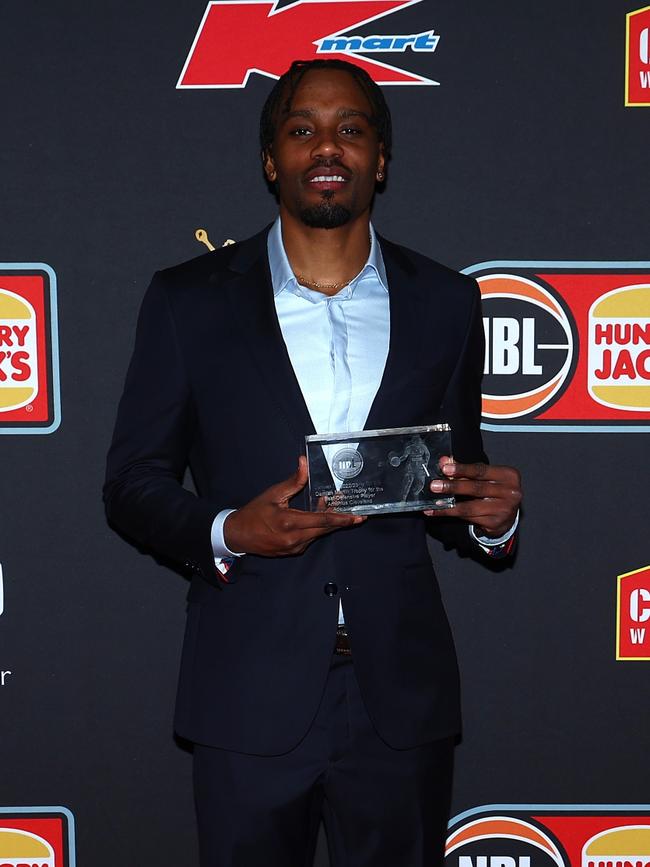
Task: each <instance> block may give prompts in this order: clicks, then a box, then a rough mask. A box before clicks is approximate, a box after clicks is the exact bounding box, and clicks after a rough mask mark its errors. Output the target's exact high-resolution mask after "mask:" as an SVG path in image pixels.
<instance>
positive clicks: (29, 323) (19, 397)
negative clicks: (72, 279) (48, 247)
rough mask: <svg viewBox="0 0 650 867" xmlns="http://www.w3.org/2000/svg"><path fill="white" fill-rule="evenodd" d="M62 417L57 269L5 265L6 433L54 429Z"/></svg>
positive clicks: (1, 388) (0, 325)
mask: <svg viewBox="0 0 650 867" xmlns="http://www.w3.org/2000/svg"><path fill="white" fill-rule="evenodd" d="M59 422H60V395H59V370H58V332H57V319H56V277H55V274H54V271H53V270H52V269H51V268H50V267H49V266H48V265H43V264H36V265H33V266H32V265H14V264H6V265H0V433H51V432H52V431H54V430H56V428H57V427H58V425H59Z"/></svg>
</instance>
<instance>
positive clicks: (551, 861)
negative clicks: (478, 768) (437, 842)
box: [445, 804, 650, 867]
mask: <svg viewBox="0 0 650 867" xmlns="http://www.w3.org/2000/svg"><path fill="white" fill-rule="evenodd" d="M649 809H650V808H649V807H648V806H647V805H632V806H630V805H627V806H625V807H617V806H611V807H610V806H593V805H589V806H581V805H577V804H576V805H562V806H552V805H549V804H546V805H540V806H528V807H523V806H517V805H514V804H511V805H498V804H493V805H490V806H486V807H477V808H475V809H473V810H468V811H467V812H466V813H463V814H461V815H460V816H457V817H456V818H454V819H452V821H451V822H450V831H449V835H448V837H447V846H446V850H445V867H650V814H649V813H648V810H649Z"/></svg>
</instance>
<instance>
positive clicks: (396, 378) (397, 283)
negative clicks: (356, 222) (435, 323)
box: [365, 238, 423, 430]
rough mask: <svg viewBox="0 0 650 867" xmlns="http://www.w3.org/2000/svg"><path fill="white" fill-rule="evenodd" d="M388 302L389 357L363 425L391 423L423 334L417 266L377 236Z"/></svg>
mask: <svg viewBox="0 0 650 867" xmlns="http://www.w3.org/2000/svg"><path fill="white" fill-rule="evenodd" d="M380 243H381V251H382V255H383V257H384V265H385V267H386V277H387V280H388V294H389V304H390V339H389V344H388V357H387V358H386V366H385V367H384V374H383V376H382V379H381V383H380V385H379V388H378V390H377V394H376V395H375V399H374V400H373V402H372V405H371V407H370V412H369V413H368V418H367V420H366V424H365V429H366V430H374V429H376V428H383V427H391V426H394V421H395V417H396V416H395V410H394V403H395V401H397V400H399V391H400V389H401V388H403V387H404V386H405V384H406V382H407V380H408V377H409V373H410V371H411V370H412V367H413V361H414V358H415V357H416V355H417V349H418V344H419V340H420V339H421V335H422V331H423V328H422V322H421V319H422V310H420V311H419V319H418V312H417V310H416V304H415V298H414V295H415V293H414V292H413V288H414V283H415V277H416V270H415V268H413V266H412V265H411V263H410V262H409V261H408V260H407V259H406V257H405V256H403V254H402V253H401V252H400V250H399V249H398V248H397V247H395V245H394V244H391V243H390V242H388V241H386V240H384V239H383V238H381V239H380Z"/></svg>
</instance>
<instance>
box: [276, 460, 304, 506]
mask: <svg viewBox="0 0 650 867" xmlns="http://www.w3.org/2000/svg"><path fill="white" fill-rule="evenodd" d="M308 478H309V476H308V474H307V458H306V457H305V456H304V455H300V457H299V458H298V469H297V470H296V472H295V473H294V474H293V475H292V476H289V478H288V479H286V480H285V481H284V482H280V485H279V489H278V494H279V498H278V502H281V503H282V502H286V501H287V500H290V499H291V497H293V496H294V494H297V493H298V492H299V491H302V489H303V488H304V487H305V485H306V484H307V479H308Z"/></svg>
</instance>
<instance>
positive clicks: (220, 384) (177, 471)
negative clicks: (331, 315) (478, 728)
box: [105, 230, 485, 755]
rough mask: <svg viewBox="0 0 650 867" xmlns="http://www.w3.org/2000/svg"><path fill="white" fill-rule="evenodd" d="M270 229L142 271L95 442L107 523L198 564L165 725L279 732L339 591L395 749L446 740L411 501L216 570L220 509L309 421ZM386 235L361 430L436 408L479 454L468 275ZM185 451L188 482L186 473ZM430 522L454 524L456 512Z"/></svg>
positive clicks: (313, 661)
mask: <svg viewBox="0 0 650 867" xmlns="http://www.w3.org/2000/svg"><path fill="white" fill-rule="evenodd" d="M267 231H268V230H265V231H264V232H261V233H260V234H258V235H256V236H255V237H253V238H251V239H249V240H247V241H244V242H242V243H239V244H236V245H234V246H230V247H226V248H223V249H221V250H218V251H215V252H214V253H209V254H206V255H204V256H201V257H199V258H197V259H194V260H192V261H190V262H187V263H185V264H182V265H179V266H177V267H174V268H170V269H168V270H166V271H163V272H159V273H158V274H156V275H155V277H154V279H153V281H152V283H151V286H150V287H149V290H148V292H147V294H146V297H145V299H144V302H143V305H142V310H141V313H140V318H139V322H138V328H137V337H136V345H135V351H134V355H133V358H132V361H131V365H130V367H129V371H128V375H127V379H126V386H125V390H124V395H123V397H122V400H121V403H120V408H119V413H118V418H117V423H116V428H115V434H114V439H113V443H112V446H111V450H110V452H109V456H108V473H107V482H106V486H105V501H106V507H107V513H108V516H109V519H110V521H111V522H112V523H114V524H115V525H116V526H117V527H118V528H119V529H121V530H122V531H123V532H124V533H126V534H127V535H129V536H130V537H132V538H133V539H135V540H137V542H138V543H140V544H141V545H145V546H148V547H149V548H151V549H152V550H153V551H155V552H158V553H160V554H163V555H165V556H167V557H171V558H173V559H174V560H176V561H179V562H181V563H184V564H185V565H186V566H187V568H188V569H189V570H191V571H192V573H193V578H192V584H191V588H190V592H189V597H188V600H189V601H188V609H189V610H188V621H187V631H186V635H185V643H184V649H183V657H182V664H181V673H180V682H179V691H178V701H177V709H176V728H177V731H178V733H179V734H180V735H182V736H184V737H185V738H188V739H189V740H192V741H195V742H198V743H203V744H208V745H212V746H218V747H222V748H228V749H233V750H238V751H242V752H250V753H256V754H265V755H271V754H279V753H283V752H285V751H287V750H289V749H290V748H291V747H293V746H294V745H295V744H296V743H297V742H298V741H299V740H300V739H301V738H302V736H303V735H304V734H305V732H306V731H307V729H308V727H309V725H310V722H311V720H312V719H313V717H314V714H315V712H316V709H317V706H318V702H319V699H320V696H321V693H322V691H323V686H324V683H325V679H326V676H327V672H328V669H329V665H330V659H331V655H332V650H333V644H334V639H335V631H336V625H337V618H338V607H339V598H340V597H342V601H343V607H344V612H345V619H346V623H347V625H348V628H349V631H350V635H351V642H352V647H353V657H354V666H355V671H356V674H357V677H358V681H359V685H360V688H361V691H362V694H363V697H364V701H365V703H366V706H367V709H368V712H369V714H370V716H371V718H372V720H373V722H374V724H375V726H376V729H377V731H378V733H379V734H380V736H381V737H382V738H383V739H384V740H385V741H386V742H387V743H388V744H390V745H391V746H394V747H398V748H407V747H412V746H415V745H417V744H420V743H424V742H427V741H431V740H434V739H436V738H441V737H445V736H447V735H450V734H453V733H455V732H456V731H457V730H458V729H459V725H460V713H459V696H458V675H457V666H456V658H455V652H454V647H453V643H452V638H451V634H450V630H449V625H448V623H447V618H446V616H445V612H444V609H443V606H442V602H441V598H440V593H439V589H438V585H437V581H436V578H435V574H434V570H433V567H432V564H431V559H430V556H429V552H428V549H427V544H426V529H427V519H426V518H425V517H424V516H423V515H422V514H418V513H407V514H401V515H394V516H383V517H374V518H370V519H369V520H368V521H366V522H365V523H364V524H363V525H360V526H359V527H355V528H353V529H351V530H345V531H338V532H336V533H333V534H331V535H329V536H326V537H323V538H321V539H319V540H317V541H316V542H314V543H313V544H312V545H311V546H310V547H309V548H308V549H307V550H306V552H305V553H304V554H302V555H300V556H296V557H282V558H264V557H258V556H254V555H247V556H245V557H242V558H241V559H239V560H237V561H236V563H235V565H234V566H233V567H232V570H231V573H229V577H231V578H233V579H235V580H233V582H232V583H229V584H224V583H223V582H222V581H221V579H220V577H219V575H218V573H217V571H216V569H215V567H214V561H213V557H212V551H211V546H210V529H211V524H212V521H213V519H214V517H215V515H216V514H217V513H218V512H219V511H220V510H221V509H223V508H226V507H234V508H236V507H238V506H242V505H243V504H245V503H246V502H248V501H249V500H250V499H252V498H253V497H255V496H256V495H257V494H259V493H260V492H262V491H263V490H265V489H266V488H268V487H269V486H270V485H272V484H274V483H276V482H278V481H280V480H282V479H285V478H287V477H288V476H290V475H291V474H292V473H293V472H295V469H296V464H297V456H298V455H299V454H300V453H304V437H305V435H306V434H309V433H314V429H313V425H312V422H311V419H310V416H309V413H308V411H307V407H306V405H305V402H304V399H303V397H302V394H301V391H300V387H299V385H298V382H297V380H296V377H295V375H294V372H293V369H292V366H291V362H290V360H289V357H288V354H287V351H286V347H285V344H284V341H283V339H282V335H281V332H280V328H279V324H278V321H277V316H276V313H275V307H274V303H273V294H272V287H271V279H270V273H269V268H268V260H267V254H266V235H267ZM380 243H381V249H382V254H383V256H384V261H385V265H386V271H387V276H388V284H389V291H390V317H391V332H390V347H389V354H388V359H387V362H386V368H385V371H384V375H383V379H382V381H381V385H380V388H379V390H378V392H377V395H376V398H375V400H374V402H373V404H372V407H371V409H370V413H369V416H368V419H367V422H366V428H367V429H373V428H389V427H403V426H410V425H421V424H432V423H436V422H449V424H450V425H451V427H452V437H453V448H454V456H455V458H456V459H457V460H461V461H474V460H485V455H484V453H483V448H482V444H481V436H480V430H479V423H480V379H481V372H482V364H483V329H482V325H481V317H480V298H479V292H478V288H477V286H476V283H475V282H474V281H473V280H470V279H469V278H467V277H464V276H462V275H460V274H457V273H456V272H453V271H450V270H448V269H447V268H445V267H443V266H442V265H439V264H436V263H434V262H432V261H431V260H429V259H427V258H425V257H424V256H421V255H419V254H417V253H414V252H411V251H408V250H406V249H404V248H402V247H398V246H396V245H394V244H391V243H389V242H388V241H385V240H382V239H380ZM188 464H189V466H190V468H191V472H192V474H193V478H194V482H195V486H196V490H197V492H198V496H195V495H194V494H193V493H191V492H189V491H187V490H185V489H184V488H183V487H182V484H181V480H182V478H183V474H184V472H185V470H186V467H187V466H188ZM292 505H295V506H296V507H298V508H302V507H304V506H305V500H304V496H303V495H302V494H300V495H298V496H297V497H296V498H295V499H294V501H292ZM430 523H432V524H434V523H435V528H436V530H438V529H439V528H441V527H442V526H443V525H445V524H447V527H446V529H445V531H444V532H445V533H446V534H447V538H446V541H452V542H453V540H454V538H457V539H458V540H459V541H461V542H462V541H467V539H468V534H467V527H466V525H465V524H464V523H461V522H458V521H451V520H447V521H446V522H445V521H444V520H443V521H435V522H430ZM329 582H333V583H334V584H335V585H336V586H337V589H338V593H337V594H336V595H334V596H329V595H326V593H325V592H324V589H323V588H324V585H325V584H327V583H329Z"/></svg>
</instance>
